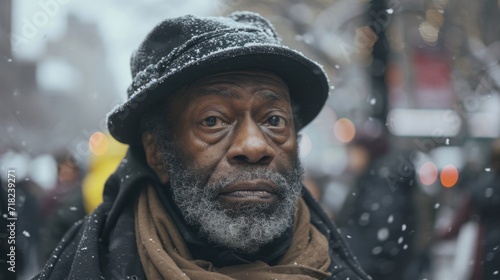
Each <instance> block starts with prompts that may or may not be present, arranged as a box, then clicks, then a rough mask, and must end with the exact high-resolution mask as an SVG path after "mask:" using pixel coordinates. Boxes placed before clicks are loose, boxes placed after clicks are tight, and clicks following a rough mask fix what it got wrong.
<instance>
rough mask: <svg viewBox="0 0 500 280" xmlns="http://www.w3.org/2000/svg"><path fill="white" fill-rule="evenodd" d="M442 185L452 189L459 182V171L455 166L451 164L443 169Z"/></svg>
mask: <svg viewBox="0 0 500 280" xmlns="http://www.w3.org/2000/svg"><path fill="white" fill-rule="evenodd" d="M440 179H441V184H442V185H443V186H444V187H445V188H451V187H453V186H455V184H456V183H457V182H458V169H457V168H456V167H455V166H454V165H453V164H449V165H446V166H445V167H443V170H441V176H440Z"/></svg>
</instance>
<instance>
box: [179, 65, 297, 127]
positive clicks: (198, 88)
mask: <svg viewBox="0 0 500 280" xmlns="http://www.w3.org/2000/svg"><path fill="white" fill-rule="evenodd" d="M249 84H250V85H252V86H254V87H256V97H258V98H264V99H268V100H283V101H286V102H288V103H290V102H291V101H290V94H289V89H288V86H287V84H286V83H285V81H284V80H283V79H281V78H280V77H279V76H278V75H276V74H274V73H272V72H269V71H265V70H253V69H250V70H239V71H232V72H224V73H219V74H215V75H210V76H207V77H204V78H201V79H199V80H197V81H196V82H194V83H192V84H190V85H187V86H184V87H182V88H181V89H179V90H178V91H176V92H175V93H174V95H173V98H172V102H170V103H171V104H170V110H169V112H170V114H169V119H175V118H176V116H179V114H182V112H180V108H182V107H183V106H186V105H187V104H189V103H190V102H196V99H197V97H201V96H206V95H216V96H222V97H226V98H234V99H237V98H239V97H238V95H237V94H234V93H233V92H232V91H231V87H238V88H242V87H244V86H247V85H249ZM260 85H263V86H262V88H261V89H259V87H260ZM179 105H182V106H179Z"/></svg>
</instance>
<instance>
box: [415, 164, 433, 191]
mask: <svg viewBox="0 0 500 280" xmlns="http://www.w3.org/2000/svg"><path fill="white" fill-rule="evenodd" d="M418 177H419V178H420V182H422V184H424V185H426V186H429V185H432V184H434V182H436V180H437V177H438V169H437V166H436V165H435V164H434V163H432V162H426V163H424V164H422V166H421V167H420V169H419V172H418Z"/></svg>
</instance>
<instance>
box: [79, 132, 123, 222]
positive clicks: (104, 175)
mask: <svg viewBox="0 0 500 280" xmlns="http://www.w3.org/2000/svg"><path fill="white" fill-rule="evenodd" d="M102 136H105V137H106V142H107V145H108V146H107V147H106V148H107V149H106V150H105V152H104V153H102V154H100V155H97V154H94V153H93V154H92V157H91V159H90V163H89V169H88V173H87V175H86V176H85V179H83V186H82V192H83V205H84V206H85V212H86V213H87V214H88V213H90V212H92V211H93V210H94V209H95V208H96V207H97V206H98V205H99V204H100V203H101V202H102V193H103V190H104V183H105V182H106V180H107V179H108V177H109V176H110V175H111V174H112V173H113V172H114V171H115V170H116V168H117V167H118V165H119V164H120V162H121V160H122V159H123V157H124V156H125V153H126V151H127V148H128V145H124V144H122V143H120V142H118V141H116V140H115V139H114V138H113V137H111V135H109V134H102Z"/></svg>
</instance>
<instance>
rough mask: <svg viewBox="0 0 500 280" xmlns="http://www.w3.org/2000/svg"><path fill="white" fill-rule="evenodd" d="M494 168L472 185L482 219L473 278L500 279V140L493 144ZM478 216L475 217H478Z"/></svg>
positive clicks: (474, 209) (473, 209) (474, 205)
mask: <svg viewBox="0 0 500 280" xmlns="http://www.w3.org/2000/svg"><path fill="white" fill-rule="evenodd" d="M489 160H490V164H491V165H490V167H488V168H486V170H485V171H484V172H480V173H479V176H478V179H477V182H476V183H474V184H468V190H469V192H470V202H471V204H472V205H471V207H470V208H469V209H470V211H471V212H472V213H471V214H470V215H471V216H472V217H471V218H473V219H474V218H475V217H474V216H475V215H476V216H479V234H478V240H477V243H478V244H477V247H476V254H475V255H476V257H475V263H474V269H473V275H472V279H474V280H475V279H491V280H496V279H500V219H499V218H498V213H500V139H496V140H495V141H493V142H492V143H491V150H490V159H489ZM474 214H475V215H474Z"/></svg>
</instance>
